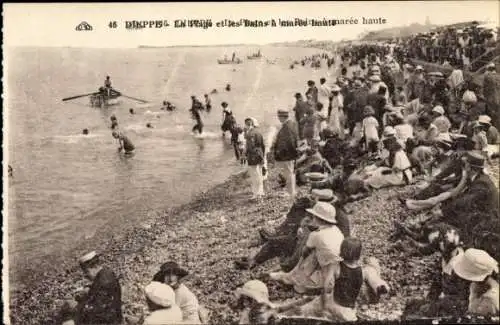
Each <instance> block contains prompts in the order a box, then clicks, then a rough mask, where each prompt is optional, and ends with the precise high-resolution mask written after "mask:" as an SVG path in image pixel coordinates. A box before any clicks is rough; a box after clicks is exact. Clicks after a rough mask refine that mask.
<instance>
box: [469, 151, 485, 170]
mask: <svg viewBox="0 0 500 325" xmlns="http://www.w3.org/2000/svg"><path fill="white" fill-rule="evenodd" d="M466 158H467V161H468V162H469V164H470V166H471V167H475V168H480V169H482V168H484V162H485V159H484V157H483V155H481V154H480V153H478V152H474V151H472V152H468V153H467V155H466Z"/></svg>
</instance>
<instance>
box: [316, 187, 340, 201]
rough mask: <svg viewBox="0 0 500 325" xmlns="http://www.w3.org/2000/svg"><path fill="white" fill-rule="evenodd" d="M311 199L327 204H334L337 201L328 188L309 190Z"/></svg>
mask: <svg viewBox="0 0 500 325" xmlns="http://www.w3.org/2000/svg"><path fill="white" fill-rule="evenodd" d="M311 197H312V198H315V199H318V201H323V202H329V203H335V202H337V201H338V200H339V199H338V197H337V196H336V195H335V194H333V191H332V190H331V189H328V188H325V189H319V188H315V189H313V190H311Z"/></svg>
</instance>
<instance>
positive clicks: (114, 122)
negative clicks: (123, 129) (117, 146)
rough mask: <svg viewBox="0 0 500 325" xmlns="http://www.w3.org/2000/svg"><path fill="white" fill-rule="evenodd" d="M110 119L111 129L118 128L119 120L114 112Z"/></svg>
mask: <svg viewBox="0 0 500 325" xmlns="http://www.w3.org/2000/svg"><path fill="white" fill-rule="evenodd" d="M109 119H110V120H111V130H116V129H117V128H118V120H117V119H116V116H115V115H114V114H113V115H111V117H110V118H109Z"/></svg>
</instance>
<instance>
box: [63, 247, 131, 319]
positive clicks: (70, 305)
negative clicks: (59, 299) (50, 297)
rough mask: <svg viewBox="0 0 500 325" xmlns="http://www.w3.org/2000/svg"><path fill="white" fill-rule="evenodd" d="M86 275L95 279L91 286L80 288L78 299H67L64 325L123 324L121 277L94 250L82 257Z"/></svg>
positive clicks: (81, 263)
mask: <svg viewBox="0 0 500 325" xmlns="http://www.w3.org/2000/svg"><path fill="white" fill-rule="evenodd" d="M79 263H80V267H81V269H82V271H83V273H84V274H85V276H86V277H87V278H88V279H89V280H91V281H92V284H91V285H90V288H88V289H82V290H80V291H79V292H78V294H77V297H76V299H75V300H68V301H65V302H64V304H63V306H62V308H61V310H60V313H59V319H60V321H61V323H62V324H63V325H75V324H77V325H91V324H92V325H93V324H110V325H112V324H121V323H122V320H123V315H122V301H121V296H122V294H121V287H120V283H119V282H118V278H117V276H116V275H115V273H114V272H113V270H111V269H110V268H108V267H106V266H104V265H102V263H101V261H100V258H99V255H98V254H97V253H96V252H95V251H93V252H90V253H88V254H85V255H84V256H82V257H81V258H80V259H79Z"/></svg>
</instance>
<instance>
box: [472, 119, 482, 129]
mask: <svg viewBox="0 0 500 325" xmlns="http://www.w3.org/2000/svg"><path fill="white" fill-rule="evenodd" d="M471 127H472V128H473V129H475V128H479V127H482V125H481V123H479V121H472V122H471Z"/></svg>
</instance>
